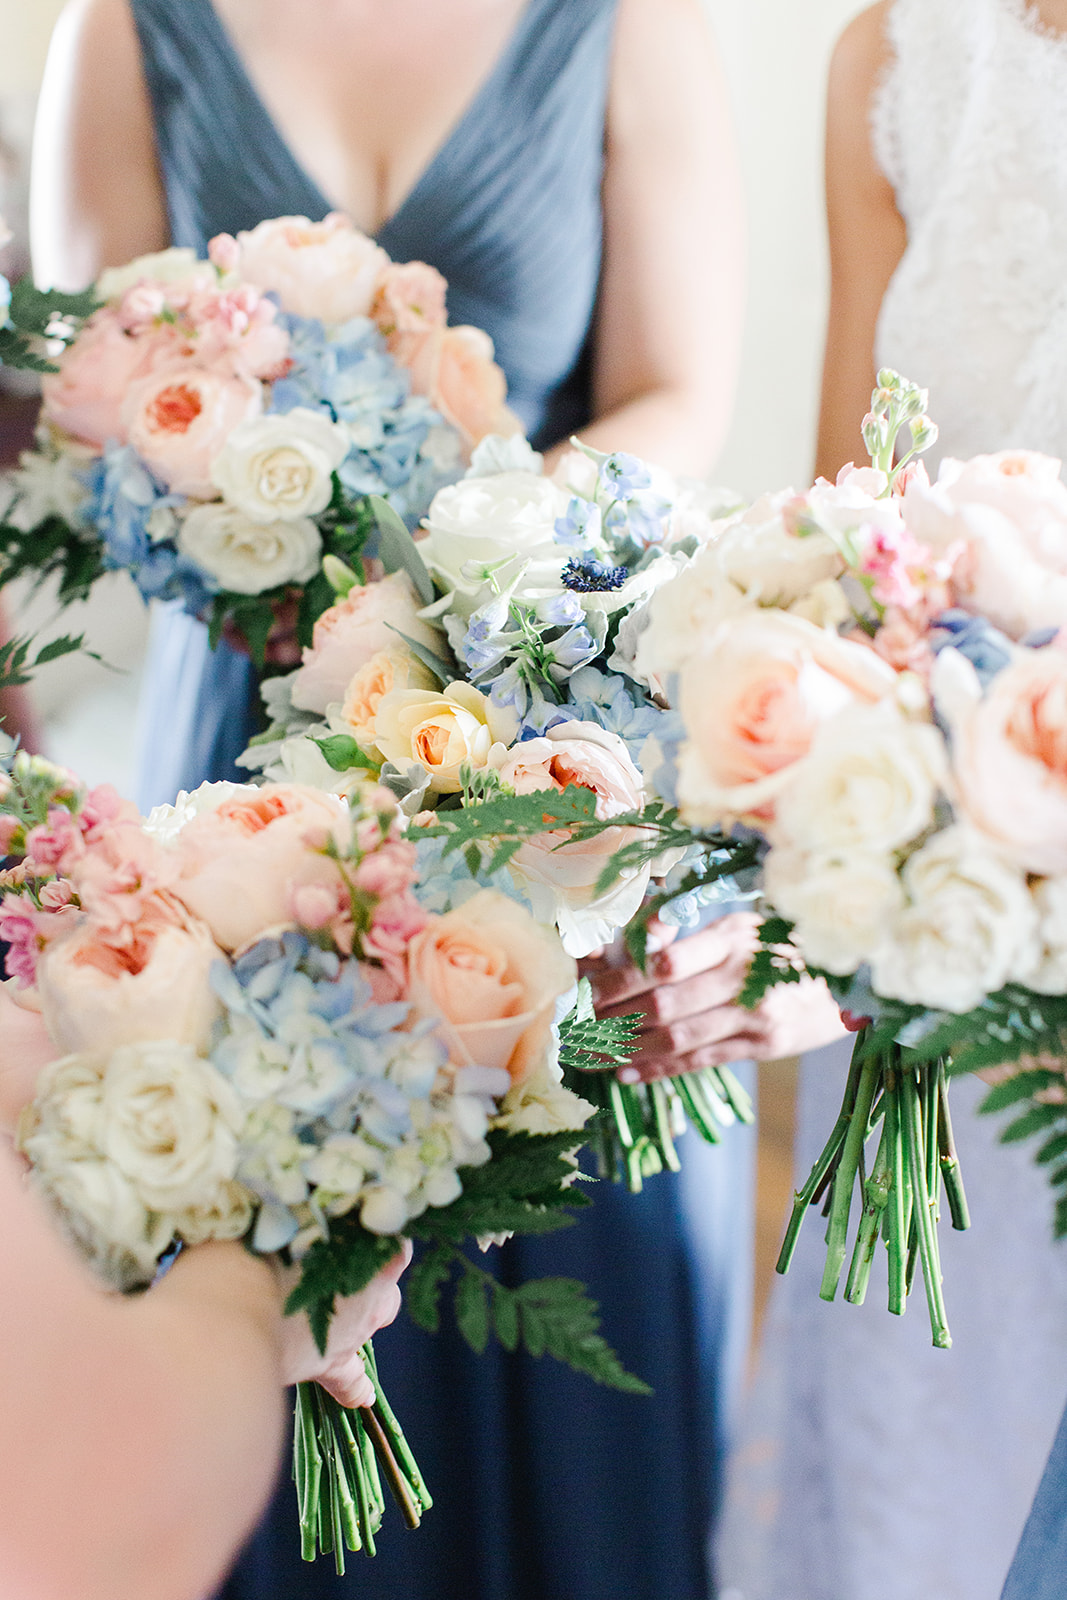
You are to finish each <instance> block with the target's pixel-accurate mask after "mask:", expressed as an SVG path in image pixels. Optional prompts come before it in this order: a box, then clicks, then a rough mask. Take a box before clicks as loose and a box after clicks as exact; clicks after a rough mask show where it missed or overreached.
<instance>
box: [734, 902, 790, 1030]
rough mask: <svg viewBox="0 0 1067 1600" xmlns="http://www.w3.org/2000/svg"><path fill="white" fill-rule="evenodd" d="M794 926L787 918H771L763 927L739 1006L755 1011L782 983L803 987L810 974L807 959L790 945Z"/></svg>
mask: <svg viewBox="0 0 1067 1600" xmlns="http://www.w3.org/2000/svg"><path fill="white" fill-rule="evenodd" d="M792 931H793V924H792V923H791V922H786V920H785V918H784V917H770V918H768V920H767V921H766V922H763V923H761V924H760V927H759V930H758V934H757V937H758V939H759V944H758V946H757V949H756V953H755V955H754V956H753V957H752V961H751V963H750V965H749V969H748V975H747V977H746V978H745V981H744V984H743V986H742V989H741V993H740V994H739V995H738V997H737V1003H738V1005H741V1006H744V1007H745V1009H746V1010H748V1011H754V1010H755V1009H756V1007H757V1006H758V1005H759V1003H760V1001H761V1000H762V999H763V998H764V996H765V995H766V994H767V993H768V991H769V990H771V989H773V988H775V987H776V986H777V985H778V984H780V983H799V982H800V980H801V978H803V977H804V976H805V974H806V968H805V966H804V961H803V958H802V956H801V954H800V952H799V950H797V949H796V948H795V946H793V945H792V944H790V940H789V936H790V934H791V933H792Z"/></svg>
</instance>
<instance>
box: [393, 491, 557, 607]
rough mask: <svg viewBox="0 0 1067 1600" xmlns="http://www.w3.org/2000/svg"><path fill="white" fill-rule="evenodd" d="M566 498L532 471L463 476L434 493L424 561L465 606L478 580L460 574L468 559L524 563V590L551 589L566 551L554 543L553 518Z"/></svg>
mask: <svg viewBox="0 0 1067 1600" xmlns="http://www.w3.org/2000/svg"><path fill="white" fill-rule="evenodd" d="M567 505H568V499H567V496H566V495H565V494H564V493H563V491H562V490H561V489H559V488H558V487H557V486H556V484H554V483H553V482H552V481H551V479H549V478H543V477H540V476H538V475H537V474H536V473H533V472H496V473H493V474H492V475H491V476H489V477H475V478H464V479H463V480H462V481H461V482H460V483H456V484H452V485H450V487H448V488H447V489H442V490H440V492H439V493H438V494H437V495H435V496H434V500H433V504H432V505H431V506H430V511H429V515H428V516H427V518H426V522H425V527H426V528H427V530H428V534H427V537H426V538H425V539H424V540H423V541H422V543H421V544H420V546H419V549H420V552H421V554H422V557H423V560H424V561H425V562H426V565H427V566H428V567H429V568H430V571H431V572H434V573H436V574H437V576H438V577H439V578H440V580H441V582H442V583H443V585H444V586H445V588H446V589H453V590H455V591H456V592H457V604H458V605H459V606H460V609H461V610H462V609H463V608H464V607H466V609H467V610H469V609H470V606H469V604H468V602H469V601H472V600H473V597H474V595H475V594H476V593H477V591H478V588H479V581H478V580H477V579H471V578H466V577H464V573H463V569H464V567H465V566H466V565H467V563H468V562H474V563H477V564H478V565H484V566H492V565H494V564H499V563H500V562H503V561H506V560H507V559H508V558H509V557H515V558H516V559H517V560H519V561H525V562H528V563H529V566H528V568H527V572H526V577H525V579H524V580H523V583H524V588H526V589H528V590H536V589H538V588H544V589H549V590H551V591H553V592H554V591H555V590H557V589H558V588H559V586H560V573H561V572H562V571H563V567H564V565H565V564H566V561H567V556H568V552H567V551H566V550H565V549H564V548H563V546H562V545H559V544H557V543H556V522H557V520H558V519H559V518H560V517H562V516H563V515H564V514H565V512H566V510H567Z"/></svg>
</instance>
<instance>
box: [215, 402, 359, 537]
mask: <svg viewBox="0 0 1067 1600" xmlns="http://www.w3.org/2000/svg"><path fill="white" fill-rule="evenodd" d="M347 454H348V434H347V433H346V432H345V430H344V428H342V427H340V426H339V425H338V424H337V423H336V422H331V421H330V419H329V417H327V416H325V415H324V413H323V412H321V411H311V410H308V409H307V408H306V407H304V406H297V407H296V408H295V409H294V410H293V411H287V412H285V414H284V415H282V416H277V415H271V416H267V417H255V418H253V419H252V420H251V421H249V422H243V423H241V424H239V425H238V426H237V427H236V428H234V429H233V431H232V433H231V434H230V436H229V438H228V439H227V440H226V442H225V444H224V445H223V446H222V449H221V450H220V451H219V453H218V455H217V456H216V457H215V459H214V461H213V462H212V466H211V481H212V483H213V484H214V485H215V488H216V489H218V491H219V493H220V494H221V495H222V497H223V499H224V500H226V501H228V502H229V504H230V505H231V506H236V507H237V509H238V510H239V511H243V512H244V514H245V516H246V517H248V518H250V519H251V521H253V522H265V523H274V522H293V521H296V520H298V519H303V518H305V517H314V516H317V515H318V513H319V512H320V511H325V509H326V507H327V506H328V505H329V503H330V496H331V494H332V493H333V481H332V475H333V473H335V472H336V471H337V468H338V467H339V466H340V465H341V462H342V461H343V460H344V458H345V456H346V455H347Z"/></svg>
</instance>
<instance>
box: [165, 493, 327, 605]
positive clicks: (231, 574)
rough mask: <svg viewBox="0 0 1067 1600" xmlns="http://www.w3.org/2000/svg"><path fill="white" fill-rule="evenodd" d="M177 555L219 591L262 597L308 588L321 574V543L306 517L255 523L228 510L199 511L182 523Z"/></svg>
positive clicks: (226, 507) (215, 507)
mask: <svg viewBox="0 0 1067 1600" xmlns="http://www.w3.org/2000/svg"><path fill="white" fill-rule="evenodd" d="M178 549H179V550H180V551H181V552H182V554H183V555H186V556H188V557H189V558H190V560H192V561H195V562H196V564H197V566H198V567H200V568H202V570H203V571H204V572H206V573H207V574H208V576H209V577H211V578H213V579H214V580H215V582H216V583H217V584H218V586H219V588H220V589H228V590H230V591H231V592H232V593H234V594H262V593H263V592H264V591H265V590H267V589H276V588H278V587H279V586H280V585H281V584H285V583H306V582H307V581H308V579H309V578H313V577H314V576H315V573H316V572H317V571H318V568H319V558H320V556H321V554H322V539H321V537H320V535H319V530H318V528H316V526H315V524H314V523H313V522H312V521H311V519H310V518H308V517H299V518H297V519H295V520H289V521H286V522H280V521H279V522H258V521H257V522H254V521H253V520H252V519H251V518H250V517H247V516H245V514H244V512H243V511H238V510H235V508H234V507H233V506H230V505H218V504H216V503H215V502H211V503H210V504H208V505H201V506H197V507H196V508H195V509H194V510H192V511H191V512H190V513H189V515H188V516H187V517H185V518H184V519H183V521H182V522H181V524H180V526H179V531H178Z"/></svg>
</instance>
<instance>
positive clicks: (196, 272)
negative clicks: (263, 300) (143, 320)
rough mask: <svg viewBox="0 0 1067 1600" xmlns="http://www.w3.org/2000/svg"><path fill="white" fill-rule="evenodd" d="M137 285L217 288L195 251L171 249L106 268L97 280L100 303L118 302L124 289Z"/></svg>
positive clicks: (209, 268)
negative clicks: (168, 284) (152, 284)
mask: <svg viewBox="0 0 1067 1600" xmlns="http://www.w3.org/2000/svg"><path fill="white" fill-rule="evenodd" d="M139 283H180V284H182V285H183V286H184V285H188V286H189V287H190V288H205V289H213V288H216V287H217V285H218V278H217V276H216V274H215V271H214V268H213V267H212V266H211V265H210V264H209V263H208V262H207V261H201V260H200V259H199V258H198V256H197V253H196V251H195V250H190V249H189V248H187V247H186V246H184V245H172V246H171V248H170V249H169V250H156V251H153V252H152V254H150V255H146V256H135V257H134V258H133V260H132V261H128V262H127V263H126V265H125V266H124V267H108V268H107V269H106V271H104V272H102V273H101V274H100V276H99V278H98V279H97V280H96V295H97V299H99V300H121V299H122V297H123V295H124V294H125V293H126V291H127V289H133V288H136V286H137V285H138V284H139Z"/></svg>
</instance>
